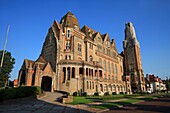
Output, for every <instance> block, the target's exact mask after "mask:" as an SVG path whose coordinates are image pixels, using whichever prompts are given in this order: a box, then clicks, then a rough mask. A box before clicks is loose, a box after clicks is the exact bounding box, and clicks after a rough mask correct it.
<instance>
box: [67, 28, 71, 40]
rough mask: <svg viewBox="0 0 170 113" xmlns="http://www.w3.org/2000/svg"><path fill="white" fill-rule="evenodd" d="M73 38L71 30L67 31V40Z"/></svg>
mask: <svg viewBox="0 0 170 113" xmlns="http://www.w3.org/2000/svg"><path fill="white" fill-rule="evenodd" d="M70 37H71V30H67V38H70Z"/></svg>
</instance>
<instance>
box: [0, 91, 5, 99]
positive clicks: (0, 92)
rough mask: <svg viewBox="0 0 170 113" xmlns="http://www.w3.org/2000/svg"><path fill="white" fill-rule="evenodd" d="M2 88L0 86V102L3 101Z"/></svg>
mask: <svg viewBox="0 0 170 113" xmlns="http://www.w3.org/2000/svg"><path fill="white" fill-rule="evenodd" d="M4 90H5V89H4V88H0V102H1V101H3V93H4Z"/></svg>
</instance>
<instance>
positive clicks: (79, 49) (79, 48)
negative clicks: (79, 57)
mask: <svg viewBox="0 0 170 113" xmlns="http://www.w3.org/2000/svg"><path fill="white" fill-rule="evenodd" d="M78 51H79V52H81V44H78Z"/></svg>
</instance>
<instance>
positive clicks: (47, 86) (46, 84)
mask: <svg viewBox="0 0 170 113" xmlns="http://www.w3.org/2000/svg"><path fill="white" fill-rule="evenodd" d="M51 85H52V78H51V77H48V76H43V77H42V81H41V89H42V90H44V91H51Z"/></svg>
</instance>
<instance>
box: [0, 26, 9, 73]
mask: <svg viewBox="0 0 170 113" xmlns="http://www.w3.org/2000/svg"><path fill="white" fill-rule="evenodd" d="M9 28H10V26H9V25H8V29H7V32H6V40H5V44H4V50H3V53H2V59H1V64H0V72H1V69H2V65H3V61H4V55H5V50H6V44H7V41H8V32H9Z"/></svg>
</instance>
